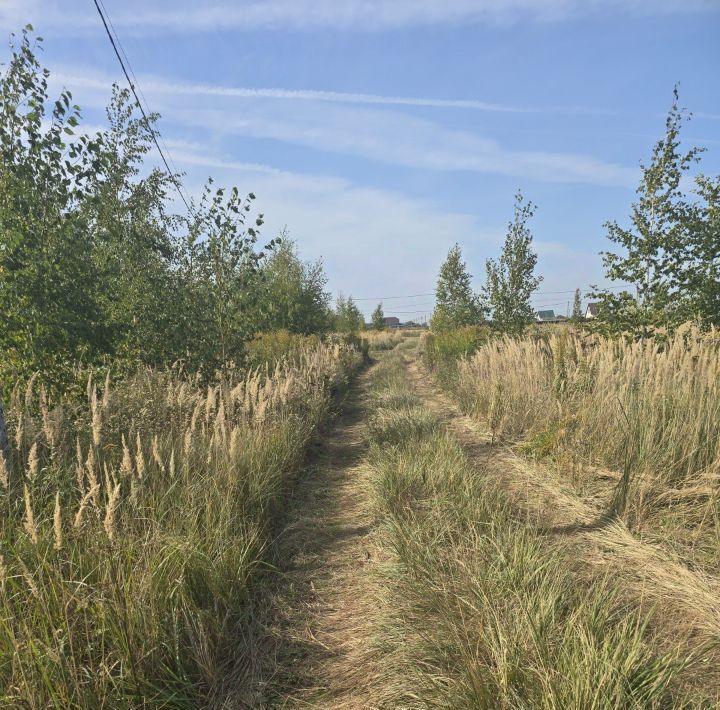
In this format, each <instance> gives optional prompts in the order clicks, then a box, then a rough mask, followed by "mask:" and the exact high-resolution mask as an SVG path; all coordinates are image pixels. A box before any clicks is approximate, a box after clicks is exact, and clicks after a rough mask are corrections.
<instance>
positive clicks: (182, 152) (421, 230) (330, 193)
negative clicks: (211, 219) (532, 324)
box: [170, 141, 603, 317]
mask: <svg viewBox="0 0 720 710" xmlns="http://www.w3.org/2000/svg"><path fill="white" fill-rule="evenodd" d="M170 148H171V149H172V150H173V155H174V156H175V160H176V162H177V163H178V164H179V165H180V166H182V167H184V168H186V169H187V170H188V171H189V172H190V173H191V175H192V174H194V175H195V178H194V180H193V178H192V177H190V178H189V179H188V184H187V187H188V189H189V191H190V192H191V193H192V194H199V192H200V182H199V181H198V180H197V178H198V177H199V175H200V171H199V170H198V169H199V168H203V167H204V168H210V169H212V171H213V172H214V173H216V175H217V178H218V181H219V182H220V183H232V184H237V185H238V187H239V188H240V190H241V191H247V192H249V191H251V190H252V191H253V192H255V193H256V194H257V197H258V199H257V206H258V209H259V210H261V211H264V212H265V214H266V218H267V222H266V225H265V234H266V235H274V234H275V233H276V232H277V231H278V230H279V229H280V228H281V227H282V226H283V225H285V224H288V225H290V229H291V236H293V237H295V238H297V239H298V240H299V242H300V244H301V245H302V251H303V254H304V255H305V256H306V257H309V258H319V257H322V258H323V259H324V260H325V263H326V267H327V271H328V273H329V274H330V277H331V282H330V288H331V289H332V290H333V291H338V290H342V291H344V292H345V293H346V294H354V295H355V296H372V295H378V296H382V295H383V294H389V292H388V290H387V284H392V286H393V288H392V293H393V294H414V293H431V292H432V291H433V290H434V286H435V280H436V277H437V269H438V268H439V266H440V264H441V263H442V261H443V259H444V258H445V255H446V254H447V251H448V249H449V248H450V247H451V246H452V245H453V244H454V243H455V242H456V241H458V240H461V241H462V242H463V244H464V245H465V246H466V247H467V248H466V250H465V256H466V259H467V260H468V264H469V267H470V271H471V272H472V273H473V274H475V276H476V278H475V287H476V288H479V287H480V284H481V282H482V278H483V273H484V263H485V259H486V258H488V257H491V256H492V257H495V256H497V254H498V252H499V250H500V247H501V244H502V240H503V238H504V229H505V228H504V224H500V225H497V226H493V225H490V226H488V225H487V224H485V222H486V220H485V219H483V223H484V224H483V225H481V223H480V217H479V216H478V215H471V214H467V213H463V212H458V211H452V210H447V209H444V208H443V207H442V206H439V205H436V204H433V203H432V202H428V201H421V200H418V199H415V198H412V197H409V196H408V195H406V194H403V193H402V192H400V191H397V190H384V189H379V188H369V187H363V186H360V185H357V184H355V183H353V182H351V181H349V180H346V179H343V178H338V177H334V176H324V175H314V174H306V173H296V172H293V171H288V170H281V169H278V168H276V167H272V166H269V165H265V164H255V163H244V162H240V161H235V160H228V159H225V158H222V157H219V156H217V155H212V154H208V152H207V150H205V148H204V146H202V145H199V144H193V143H191V142H185V141H173V142H171V143H170ZM510 208H511V200H508V209H510ZM358 235H362V238H358ZM542 236H543V235H542V234H538V235H537V239H536V242H535V246H536V248H537V251H538V253H539V272H540V273H542V274H543V275H544V276H545V281H544V282H543V290H544V291H553V290H556V289H567V288H569V286H568V282H567V274H568V273H572V274H576V275H582V279H584V280H582V282H581V283H578V284H575V282H574V281H573V282H572V285H573V286H574V285H581V286H585V285H587V284H586V282H587V283H590V282H598V283H599V282H601V281H603V277H602V269H601V266H600V262H599V260H598V258H597V254H596V253H595V251H594V250H592V251H587V252H585V251H582V250H578V249H574V248H573V249H570V248H568V247H567V246H565V245H560V244H558V243H556V242H553V241H544V240H543V239H542ZM378 254H382V255H383V258H382V259H378V258H377V255H378ZM370 263H371V264H373V268H372V269H369V270H368V269H358V268H357V265H358V264H370ZM400 267H401V268H400ZM578 278H580V277H579V276H578ZM593 280H594V281H593ZM571 296H572V294H570V296H569V297H571ZM567 298H568V296H567V295H566V294H563V295H558V294H555V293H553V294H552V295H551V294H544V295H542V296H538V299H537V300H538V303H545V302H548V303H552V304H553V305H554V304H555V301H557V302H561V301H562V303H561V304H559V305H563V304H564V302H565V300H567ZM426 301H432V298H422V299H402V300H392V301H387V302H386V304H385V306H386V308H385V312H386V313H387V314H389V315H392V313H393V309H395V310H396V311H398V313H400V312H401V311H402V312H405V311H410V310H416V309H419V310H423V307H421V306H419V305H413V304H414V303H420V302H422V303H425V302H426ZM360 305H361V306H362V307H363V308H365V309H366V311H367V315H369V313H370V311H371V310H372V309H373V308H374V306H375V303H374V302H362V303H361V304H360ZM560 310H562V311H563V312H564V308H562V309H560ZM431 311H432V306H427V307H426V308H425V312H426V313H427V314H428V315H429V313H430V312H431ZM413 315H415V314H413ZM416 315H418V317H421V316H422V313H419V314H416ZM407 317H411V316H409V315H408V316H407Z"/></svg>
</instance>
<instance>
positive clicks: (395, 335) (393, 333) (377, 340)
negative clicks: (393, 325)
mask: <svg viewBox="0 0 720 710" xmlns="http://www.w3.org/2000/svg"><path fill="white" fill-rule="evenodd" d="M362 337H363V340H366V341H367V342H368V346H369V348H370V350H392V349H393V348H394V347H395V346H396V345H398V344H399V343H401V342H402V340H403V335H402V333H401V331H399V330H368V331H366V332H364V333H363V334H362Z"/></svg>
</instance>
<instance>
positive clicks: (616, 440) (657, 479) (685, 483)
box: [455, 330, 720, 561]
mask: <svg viewBox="0 0 720 710" xmlns="http://www.w3.org/2000/svg"><path fill="white" fill-rule="evenodd" d="M455 391H456V393H457V395H458V397H459V400H460V402H461V404H462V406H463V408H464V409H465V411H467V412H469V413H472V414H473V415H474V416H476V417H478V418H480V419H481V420H482V421H483V422H484V423H485V424H486V425H487V427H488V428H489V429H490V431H491V433H492V435H493V436H494V437H495V438H496V439H506V440H510V441H522V442H524V444H523V449H524V450H525V451H526V452H527V453H531V454H534V455H536V456H539V457H541V458H543V459H545V460H546V461H552V462H554V463H555V464H556V466H557V467H558V468H559V469H560V470H562V471H564V472H565V473H566V475H568V476H569V477H570V478H572V479H573V480H574V481H575V483H576V484H577V489H578V491H579V492H583V491H589V490H590V489H591V488H592V479H593V478H596V477H597V473H598V472H597V469H596V468H594V467H598V466H599V467H603V468H606V469H611V470H614V471H617V472H618V476H616V477H613V476H608V477H607V478H608V479H609V480H611V481H614V482H615V483H616V485H615V490H614V497H613V499H612V500H607V501H606V503H607V505H608V506H610V507H611V508H612V510H613V511H614V512H619V513H623V512H624V513H625V516H624V517H625V520H626V521H627V522H629V523H630V524H631V525H632V526H633V527H635V529H644V528H654V529H655V530H659V529H660V528H665V527H667V526H668V525H669V526H670V527H671V529H672V531H673V532H672V533H671V532H670V531H669V530H666V531H665V532H664V533H663V535H664V536H665V537H666V538H668V539H670V538H672V537H677V536H681V537H682V539H683V541H684V543H686V544H687V545H689V546H690V547H694V548H697V550H698V551H701V550H704V553H703V555H704V556H705V557H706V558H708V561H710V560H709V554H708V553H712V556H714V557H715V558H716V552H717V549H718V546H717V543H718V542H720V539H719V536H720V528H719V527H718V522H719V520H718V502H719V497H718V496H719V493H720V488H719V487H718V481H719V480H720V355H719V348H718V338H717V335H716V334H715V333H710V334H708V335H701V334H699V333H697V332H695V331H693V330H688V331H686V332H684V333H680V334H678V335H676V336H674V337H673V338H671V339H670V340H669V341H668V342H666V343H662V344H658V343H656V342H653V341H645V342H642V341H641V342H635V343H625V342H622V341H614V340H604V339H600V338H594V337H588V336H585V337H583V336H581V335H579V334H577V333H573V332H572V331H570V330H567V331H566V332H564V333H556V334H553V335H551V336H549V337H547V338H525V339H521V340H513V339H509V338H505V339H497V340H491V341H489V342H487V343H486V344H484V345H482V346H481V347H479V349H478V350H477V352H475V353H474V354H473V355H471V356H470V357H468V358H466V359H463V360H461V361H460V363H459V365H458V367H457V377H456V379H455ZM690 531H692V532H690Z"/></svg>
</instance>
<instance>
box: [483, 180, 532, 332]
mask: <svg viewBox="0 0 720 710" xmlns="http://www.w3.org/2000/svg"><path fill="white" fill-rule="evenodd" d="M534 212H535V206H534V205H533V203H532V202H525V200H524V198H523V196H522V194H521V193H520V192H518V193H517V194H516V195H515V211H514V215H513V220H512V221H511V222H510V223H509V224H508V232H507V236H506V237H505V244H504V246H503V251H502V254H501V256H500V259H499V261H498V262H496V261H495V260H494V259H488V261H487V263H486V266H485V268H486V272H487V277H486V283H485V289H484V290H485V294H486V297H487V301H488V305H489V307H490V311H491V314H492V321H493V326H494V327H495V328H497V329H498V330H500V331H502V332H504V333H508V334H511V335H519V334H521V333H522V332H523V330H524V329H525V327H526V326H527V325H530V324H531V323H533V322H534V320H535V317H534V311H533V307H532V306H531V305H530V297H531V296H532V294H533V291H535V290H537V287H538V286H539V285H540V282H541V281H542V277H541V276H535V266H536V265H537V254H535V253H534V252H533V251H532V234H531V233H530V229H529V228H528V226H527V223H528V221H529V220H530V218H531V217H532V216H533V214H534Z"/></svg>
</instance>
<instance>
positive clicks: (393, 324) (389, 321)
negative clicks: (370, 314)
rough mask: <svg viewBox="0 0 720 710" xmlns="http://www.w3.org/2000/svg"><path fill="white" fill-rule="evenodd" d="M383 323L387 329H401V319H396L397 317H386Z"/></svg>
mask: <svg viewBox="0 0 720 710" xmlns="http://www.w3.org/2000/svg"><path fill="white" fill-rule="evenodd" d="M383 321H384V322H385V327H386V328H399V327H400V319H399V318H396V317H395V316H386V317H385V318H383Z"/></svg>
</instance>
